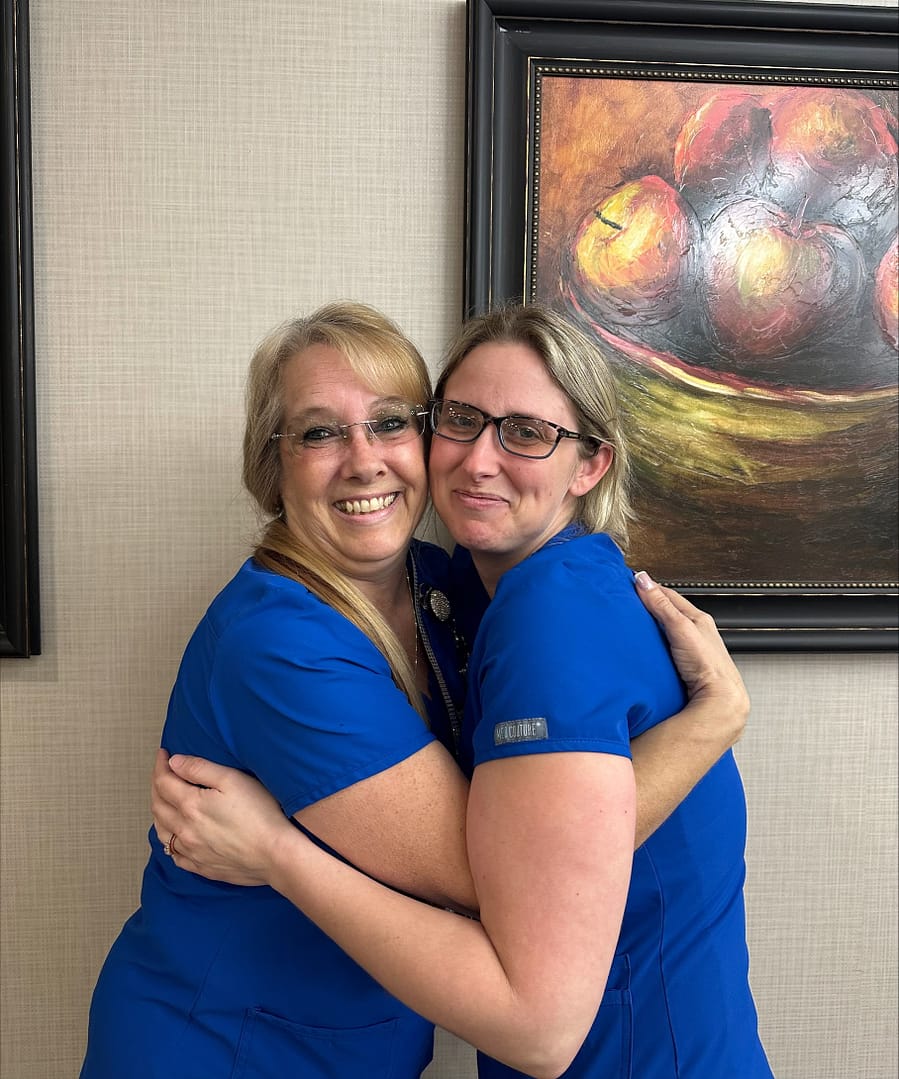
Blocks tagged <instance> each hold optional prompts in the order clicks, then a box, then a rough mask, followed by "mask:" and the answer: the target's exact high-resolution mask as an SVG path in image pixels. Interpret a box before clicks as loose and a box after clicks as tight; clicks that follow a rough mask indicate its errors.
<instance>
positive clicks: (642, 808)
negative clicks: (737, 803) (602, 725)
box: [631, 689, 749, 847]
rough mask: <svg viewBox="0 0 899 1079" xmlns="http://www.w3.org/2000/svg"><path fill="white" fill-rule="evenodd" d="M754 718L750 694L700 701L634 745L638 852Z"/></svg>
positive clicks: (737, 694)
mask: <svg viewBox="0 0 899 1079" xmlns="http://www.w3.org/2000/svg"><path fill="white" fill-rule="evenodd" d="M748 714H749V699H748V697H747V696H746V695H745V693H741V692H737V691H736V689H735V690H734V691H730V689H729V690H728V692H727V693H722V694H721V695H719V696H715V697H712V696H707V697H703V696H697V697H694V698H693V700H691V701H690V702H689V703H688V704H687V705H686V707H684V708H683V709H682V710H681V711H680V712H678V713H677V714H676V715H673V716H672V717H671V718H670V719H667V720H665V721H664V722H663V723H659V724H657V725H656V726H655V727H652V728H651V729H650V730H648V731H646V732H645V733H644V734H641V735H640V736H639V737H638V738H635V739H634V741H633V742H632V743H631V752H632V754H633V765H634V778H635V779H636V783H637V822H636V835H635V847H639V846H640V845H641V844H642V843H645V842H646V840H647V839H648V838H649V837H650V836H651V835H652V833H653V832H654V831H655V830H656V829H657V828H658V827H659V826H660V825H662V824H664V822H665V821H666V820H667V819H668V817H669V816H670V815H671V814H672V812H673V811H674V810H675V809H676V808H677V807H678V806H679V805H680V803H681V802H682V801H683V800H684V798H686V797H687V795H688V794H689V793H690V791H691V790H692V789H693V788H694V787H695V786H696V784H697V783H698V782H699V781H700V779H702V777H703V776H704V775H705V774H706V772H708V771H709V769H710V768H712V767H713V766H714V765H715V764H716V763H717V762H718V761H719V760H720V759H721V757H722V756H723V755H724V754H725V753H726V752H727V750H728V749H730V748H731V746H733V745H734V744H735V743H736V742H737V741H738V740H739V738H740V735H741V734H742V733H743V729H744V727H745V725H746V718H747V716H748Z"/></svg>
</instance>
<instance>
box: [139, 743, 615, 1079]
mask: <svg viewBox="0 0 899 1079" xmlns="http://www.w3.org/2000/svg"><path fill="white" fill-rule="evenodd" d="M172 764H173V767H175V768H177V770H178V771H179V772H180V773H181V775H183V776H184V778H185V779H188V780H189V781H191V782H193V783H200V784H202V785H203V786H205V787H208V788H212V789H210V790H207V791H198V792H197V795H198V797H199V798H201V799H205V800H206V801H210V800H213V801H214V800H216V799H225V800H228V799H229V798H231V797H232V796H233V795H239V801H240V802H241V807H242V808H241V812H242V819H241V829H242V830H243V831H245V832H248V833H252V834H254V836H255V848H254V849H255V852H256V853H255V865H254V867H253V869H254V872H255V873H256V874H257V875H258V877H259V878H260V879H263V880H265V881H266V882H267V883H270V884H271V885H272V886H273V887H275V888H277V889H278V890H279V891H280V892H282V894H284V895H285V896H286V897H287V898H288V899H290V900H291V901H292V902H293V903H295V904H296V905H297V906H299V907H300V908H301V909H302V910H303V911H304V912H305V913H306V914H307V915H308V916H309V917H310V918H312V920H313V921H315V922H316V923H317V924H318V925H319V926H320V927H321V928H322V929H323V930H324V932H326V933H328V935H329V936H332V937H333V938H334V939H335V940H336V941H337V943H338V944H340V946H341V947H342V948H344V950H345V951H347V952H348V953H349V954H350V955H351V956H352V957H353V958H354V959H356V961H357V962H359V963H360V964H361V965H362V966H364V967H365V968H366V969H367V970H369V971H370V973H371V974H372V975H373V976H374V977H375V978H377V980H378V981H380V982H381V983H382V984H383V985H384V986H385V988H387V989H388V990H389V991H390V992H392V993H394V994H395V995H397V996H399V997H400V998H401V999H403V1000H404V1001H405V1002H406V1003H407V1004H409V1005H410V1006H411V1007H412V1008H414V1009H415V1010H417V1011H419V1012H420V1013H421V1014H423V1015H425V1016H426V1017H428V1018H429V1019H431V1020H433V1021H434V1022H437V1023H439V1024H440V1025H441V1026H444V1027H446V1028H447V1029H448V1030H450V1031H453V1032H454V1033H456V1034H457V1035H459V1036H460V1037H462V1038H464V1039H466V1040H467V1041H470V1042H472V1043H473V1044H475V1045H477V1046H479V1047H480V1048H482V1049H484V1050H485V1051H486V1052H488V1053H489V1054H490V1055H491V1056H494V1057H496V1058H498V1059H500V1060H503V1061H505V1062H507V1063H508V1064H510V1065H511V1066H512V1067H516V1068H518V1069H520V1070H523V1071H526V1072H527V1073H528V1074H532V1075H535V1076H538V1077H543V1076H546V1077H553V1076H556V1075H558V1074H559V1073H560V1072H561V1071H564V1069H565V1068H566V1067H567V1066H568V1064H569V1063H570V1061H571V1060H572V1059H573V1057H574V1055H575V1054H576V1052H577V1050H578V1048H579V1046H580V1044H581V1042H582V1040H583V1038H584V1037H585V1035H586V1033H587V1031H588V1030H589V1028H590V1024H591V1022H592V1020H593V1018H594V1016H595V1014H596V1010H597V1007H598V1005H599V1001H600V998H601V995H602V992H603V987H604V984H605V979H606V977H607V974H608V970H609V965H610V963H611V959H612V955H613V952H614V948H615V943H616V940H617V937H618V932H619V929H620V921H621V915H622V911H623V909H624V901H625V897H626V893H627V886H628V880H629V875H630V860H631V851H632V849H633V827H634V825H633V820H634V787H633V772H632V769H631V765H630V761H629V760H627V758H624V757H616V756H610V755H607V754H596V753H550V754H539V755H535V756H529V757H520V758H514V759H511V760H503V761H493V762H488V763H486V764H483V765H481V766H480V767H478V768H477V769H476V771H475V775H474V779H473V781H472V794H471V804H470V812H469V819H468V842H469V848H470V857H471V863H472V867H473V871H474V874H475V878H476V880H477V884H478V890H479V895H480V899H481V917H482V923H478V922H476V921H473V920H471V919H466V918H460V917H458V916H456V915H453V914H450V913H448V912H446V911H443V910H439V909H436V908H433V907H427V906H424V905H423V904H420V903H417V902H416V901H414V900H410V899H407V898H406V897H405V896H401V895H398V894H397V893H395V892H391V891H389V890H388V889H385V888H383V887H381V886H380V885H378V884H376V883H375V882H373V881H371V880H369V879H367V878H365V877H363V876H361V875H360V874H358V873H356V872H355V871H353V870H352V869H350V868H349V867H347V866H345V865H343V864H341V863H340V862H338V861H336V860H335V859H332V858H330V857H329V856H328V855H326V854H324V853H323V852H322V851H321V850H319V849H318V848H317V847H315V846H314V845H313V844H311V843H309V842H308V840H306V839H305V837H304V836H302V835H301V834H300V833H299V832H297V831H296V829H293V828H291V827H290V826H289V824H288V823H287V822H286V821H285V820H284V818H283V815H281V814H280V811H279V809H278V807H277V805H276V803H275V802H274V800H273V799H271V798H270V796H268V795H267V794H266V793H265V792H264V791H263V790H262V788H261V787H259V786H258V784H255V782H254V781H253V780H251V779H250V778H249V777H247V776H244V775H241V774H240V773H234V772H233V771H231V770H229V769H223V768H220V767H219V766H218V765H213V764H210V763H209V762H206V761H201V760H199V759H197V758H175V759H174V760H173V762H172ZM218 784H222V785H223V786H224V787H225V788H226V790H225V791H224V792H223V791H220V790H216V789H215V788H216V786H217V785H218ZM535 789H536V790H539V791H540V807H539V812H535V811H534V808H535V807H534V797H533V792H534V790H535ZM229 791H230V794H229V793H228V792H229ZM161 808H162V811H163V812H162V816H161V817H158V818H157V828H159V829H160V831H161V833H162V834H165V830H166V829H167V828H169V825H170V824H171V823H172V822H173V821H174V820H175V818H172V817H171V816H169V815H168V811H167V809H166V807H165V805H163V806H162V807H161ZM177 823H178V827H179V828H181V829H182V830H181V831H179V832H178V841H177V850H178V851H182V852H184V853H182V854H176V861H177V864H178V865H179V866H182V867H183V868H187V869H192V870H194V871H199V872H201V873H203V874H204V875H213V876H215V875H216V874H215V873H212V874H209V873H208V872H207V867H206V866H202V865H197V864H196V863H195V862H192V861H191V860H190V858H189V857H188V855H189V854H190V853H191V852H192V851H193V846H192V832H191V825H190V822H189V820H188V819H187V818H177ZM204 827H205V828H206V830H207V831H208V821H206V822H205V825H204ZM202 849H203V850H205V849H206V848H205V846H204V847H203V848H202ZM522 927H528V931H526V932H523V930H522Z"/></svg>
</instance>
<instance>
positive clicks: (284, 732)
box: [81, 543, 463, 1079]
mask: <svg viewBox="0 0 899 1079" xmlns="http://www.w3.org/2000/svg"><path fill="white" fill-rule="evenodd" d="M413 555H414V557H413V558H411V559H410V563H409V568H410V571H411V573H412V584H413V589H414V593H415V595H416V598H417V600H418V604H417V606H418V610H417V615H418V618H419V624H420V629H421V632H422V636H423V638H424V640H425V646H426V648H427V649H429V651H430V654H431V655H432V656H433V657H434V659H435V660H436V661H437V666H438V668H439V670H438V672H436V673H435V672H434V671H433V669H432V671H431V686H430V689H431V693H430V700H429V702H428V705H429V712H430V718H431V719H432V720H433V726H434V728H435V731H436V732H437V733H438V734H440V735H441V736H442V737H444V738H446V739H447V740H448V741H449V740H450V732H451V730H452V727H453V718H454V717H453V715H452V711H453V705H454V704H455V703H459V702H461V697H462V689H463V687H462V685H461V683H460V680H459V677H458V672H457V669H456V668H457V661H456V656H455V649H456V642H455V641H454V639H453V635H452V633H451V632H450V629H451V622H450V621H449V620H444V621H441V619H440V617H438V615H437V614H435V612H438V613H439V614H440V615H443V616H444V618H445V614H446V612H445V605H444V604H442V603H439V602H434V600H435V596H436V597H437V598H440V596H441V595H442V593H443V591H444V590H445V588H446V576H447V568H448V567H447V555H446V553H445V552H444V551H443V550H442V549H440V548H438V547H434V546H432V545H425V544H420V543H415V544H413ZM434 736H435V735H434V733H432V732H431V731H429V730H428V728H427V727H426V725H425V723H424V722H423V721H422V719H421V717H420V716H419V715H418V714H417V713H416V712H415V711H414V710H413V709H412V708H411V707H410V705H409V704H408V701H407V700H406V698H405V696H404V695H403V694H402V693H401V692H400V690H399V689H397V687H396V686H395V684H394V682H393V680H392V678H391V674H390V670H389V668H388V665H387V662H386V660H385V659H384V657H383V656H382V655H381V653H380V652H378V650H377V649H376V648H375V647H374V645H373V644H372V643H371V642H370V641H369V639H368V638H367V637H366V636H365V635H364V634H362V633H361V632H360V631H359V630H358V629H357V628H356V627H355V626H353V625H352V624H351V623H350V622H349V621H347V620H346V619H344V618H343V617H342V616H341V615H339V614H337V613H336V612H335V611H334V610H333V609H332V608H330V607H329V606H327V605H326V604H324V603H322V602H321V601H320V600H318V599H317V598H316V597H315V596H313V595H312V594H311V593H309V592H308V591H307V590H306V589H305V588H303V587H302V586H301V585H299V584H297V583H296V582H294V581H291V580H289V579H287V578H285V577H282V576H279V575H278V574H275V573H271V572H269V571H268V570H265V569H263V568H261V567H260V566H258V565H257V564H256V563H255V562H253V561H252V560H250V561H247V562H246V563H245V564H244V565H243V566H242V568H241V569H240V570H239V571H238V573H237V574H236V576H235V577H234V578H233V579H232V581H231V582H230V583H229V584H228V585H226V587H225V588H224V589H223V591H222V592H221V593H220V594H219V595H218V597H217V598H216V599H215V600H214V601H213V603H212V605H211V606H210V608H209V610H208V611H207V613H206V615H205V617H204V618H203V620H202V621H201V623H200V625H199V626H198V628H197V630H196V631H195V633H194V634H193V636H192V638H191V640H190V643H189V644H188V646H187V649H186V651H185V653H184V658H183V660H182V664H181V668H180V670H179V673H178V677H177V681H176V683H175V687H174V689H173V691H172V696H171V700H170V704H169V710H168V718H167V720H166V725H165V730H164V732H163V738H162V744H163V745H164V746H165V748H166V749H168V750H169V751H170V752H172V753H189V754H196V755H199V756H203V757H208V758H210V759H212V760H214V761H218V762H219V763H221V764H226V765H230V766H232V767H236V768H241V769H243V770H245V771H249V772H252V773H253V774H254V775H256V776H257V777H258V778H259V779H260V780H261V781H262V783H264V784H265V786H266V787H268V789H269V790H270V791H271V792H272V793H273V794H274V795H275V797H276V798H277V799H278V800H279V802H280V803H281V806H282V808H283V810H284V812H285V813H286V814H287V815H289V816H291V815H292V814H294V813H295V812H296V811H297V810H299V809H302V808H303V807H304V806H308V805H310V804H311V803H313V802H316V801H318V800H319V799H321V798H325V797H327V796H328V795H329V794H332V793H334V792H335V791H339V790H342V789H343V788H345V787H348V786H350V785H351V784H353V783H356V782H358V781H359V780H361V779H365V778H366V777H368V776H371V775H374V774H376V773H378V772H380V771H382V770H384V769H386V768H390V767H391V766H392V765H394V764H396V763H398V762H399V761H402V760H404V759H405V758H407V757H409V756H410V755H411V754H413V753H415V752H417V751H418V750H419V749H421V748H422V747H424V746H426V745H427V744H428V743H429V742H431V741H432V740H433V738H434ZM150 848H151V853H150V859H149V862H148V864H147V868H146V871H145V873H144V879H143V888H142V892H141V906H140V909H139V910H138V911H137V912H136V913H135V914H134V915H133V916H132V917H131V918H130V919H129V921H128V922H127V923H126V925H125V927H124V929H123V930H122V932H121V934H120V936H119V937H118V939H117V940H116V941H115V943H114V944H113V946H112V949H111V951H110V953H109V955H108V957H107V960H106V963H105V964H104V967H103V970H102V972H101V974H100V978H99V981H98V984H97V988H96V991H95V993H94V997H93V1001H92V1004H91V1015H90V1028H89V1038H88V1047H87V1054H86V1057H85V1061H84V1065H83V1069H82V1072H81V1076H82V1079H286V1077H288V1076H290V1077H296V1079H359V1077H360V1076H365V1077H366V1079H412V1077H417V1076H418V1075H419V1074H420V1073H421V1071H422V1069H423V1068H425V1067H426V1065H427V1064H428V1062H429V1061H430V1059H431V1055H432V1033H433V1030H432V1026H431V1024H430V1023H428V1022H426V1021H425V1020H424V1019H422V1018H421V1017H420V1016H418V1015H416V1014H415V1013H413V1012H412V1011H410V1010H409V1009H408V1008H406V1007H405V1006H404V1005H403V1004H401V1003H400V1002H399V1001H397V1000H396V999H395V998H394V997H392V996H390V994H389V993H387V992H386V991H385V990H384V989H382V988H381V987H380V986H379V985H378V984H377V983H376V982H375V981H374V980H373V979H371V978H370V977H369V976H368V975H367V974H366V973H365V972H364V971H363V970H362V969H361V967H359V966H357V965H356V964H355V963H354V962H353V961H352V960H351V959H349V958H348V957H347V956H346V955H345V954H344V953H343V952H342V951H341V949H340V948H339V947H338V946H337V945H336V944H334V943H333V942H332V941H331V940H330V939H329V938H328V937H327V936H325V935H324V934H323V933H322V932H320V931H319V930H318V929H317V928H316V927H315V926H314V925H313V924H312V922H311V921H309V920H308V919H307V918H306V917H305V916H304V915H303V914H301V913H300V912H299V911H298V910H297V909H296V908H295V907H294V906H293V905H292V904H291V903H289V902H288V901H287V900H286V899H284V898H283V897H282V896H280V895H279V894H278V893H276V892H274V891H273V890H271V889H270V888H267V887H259V888H240V887H234V886H231V885H228V884H220V883H217V882H214V881H208V880H205V879H203V878H202V877H199V876H194V875H193V874H192V873H188V872H185V871H183V870H179V869H178V868H177V866H176V865H175V864H174V862H173V861H172V860H171V859H170V858H168V857H166V856H165V855H164V854H163V852H162V848H161V846H160V844H159V841H158V839H157V837H156V834H155V832H154V831H153V830H152V829H151V831H150Z"/></svg>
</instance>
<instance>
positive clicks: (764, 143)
mask: <svg viewBox="0 0 899 1079" xmlns="http://www.w3.org/2000/svg"><path fill="white" fill-rule="evenodd" d="M770 140H771V118H770V114H769V112H768V110H767V109H766V108H765V107H764V106H763V105H762V103H761V101H760V100H759V98H758V97H757V96H756V95H755V94H751V93H747V92H746V91H745V90H741V89H738V88H736V87H733V86H729V87H725V88H723V89H720V90H717V91H716V92H715V93H713V94H712V95H711V96H710V97H708V98H706V100H705V101H704V102H703V103H702V104H701V105H700V106H699V108H698V109H696V111H695V112H694V113H692V115H690V116H689V117H688V118H687V119H686V120H685V122H684V125H683V127H682V128H681V130H680V133H679V134H678V136H677V140H676V141H675V144H674V180H675V183H676V185H677V187H678V190H679V191H681V192H682V194H683V195H684V196H685V198H686V199H687V200H688V201H689V202H690V204H691V205H692V206H693V208H694V209H695V210H696V211H697V213H698V214H699V216H700V218H702V219H703V220H707V219H708V218H709V217H711V216H712V215H713V214H714V213H715V211H716V209H718V208H719V207H720V204H721V203H722V202H733V201H734V200H735V199H736V198H739V197H741V196H747V195H758V194H759V193H760V192H761V190H762V185H763V183H764V181H765V175H766V172H767V169H768V152H769V143H770Z"/></svg>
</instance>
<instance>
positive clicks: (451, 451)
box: [430, 342, 611, 594]
mask: <svg viewBox="0 0 899 1079" xmlns="http://www.w3.org/2000/svg"><path fill="white" fill-rule="evenodd" d="M442 394H443V396H444V397H445V398H447V399H451V400H454V401H462V402H464V403H465V404H469V405H475V406H476V407H477V408H479V409H481V411H483V412H485V413H487V414H488V415H490V416H506V415H510V414H515V415H520V416H532V417H536V418H538V419H543V420H550V421H551V422H552V423H556V424H560V425H561V426H563V427H566V428H568V429H569V430H572V431H577V430H578V422H577V416H576V414H575V411H574V408H573V406H572V404H571V401H570V400H569V399H568V397H567V396H566V395H565V393H564V392H563V391H562V390H561V389H560V388H559V387H558V386H557V385H556V383H555V382H553V380H552V379H551V378H550V376H549V375H548V373H547V371H546V368H545V367H544V364H543V361H542V360H541V358H540V356H539V355H538V354H537V353H536V352H535V351H534V350H533V349H532V348H530V347H529V346H527V345H523V344H518V343H515V342H491V343H487V344H481V345H478V346H477V347H476V348H474V349H472V351H471V352H470V353H469V354H468V355H467V356H466V357H465V359H464V360H463V361H462V362H461V363H460V364H459V366H458V367H456V368H455V370H454V371H453V373H452V374H451V375H450V377H449V379H448V380H447V382H446V385H445V386H443V387H442ZM580 445H581V444H580V443H578V442H576V441H574V440H570V439H563V440H562V441H561V442H560V443H559V445H558V446H557V447H556V449H555V451H554V452H553V454H552V456H551V457H548V458H546V459H544V460H533V459H531V460H528V459H526V458H523V457H516V456H514V455H512V454H510V453H507V452H506V451H505V450H504V449H502V447H501V446H500V444H499V438H498V432H497V430H496V428H495V426H493V425H492V424H488V425H487V427H486V429H485V430H484V431H483V432H482V433H481V435H480V436H479V437H478V438H477V440H476V441H475V442H470V443H458V442H451V441H448V440H447V439H443V438H436V437H435V438H434V440H433V443H432V445H431V456H430V476H431V497H432V499H433V501H434V506H435V508H436V509H437V512H438V513H439V514H440V516H441V518H442V519H443V522H444V524H445V525H446V527H447V528H448V529H449V531H450V532H451V534H452V536H453V538H454V539H455V540H456V542H457V543H461V544H462V545H463V546H465V547H467V548H469V550H470V551H471V553H472V558H473V559H474V563H475V566H476V567H477V569H478V572H479V574H480V576H481V578H482V580H483V581H484V584H485V586H486V587H487V590H488V591H489V592H490V593H491V594H492V592H493V590H494V588H495V587H496V582H497V581H498V580H499V578H500V576H502V574H503V573H504V572H505V571H506V570H507V569H510V568H511V567H512V566H514V565H516V564H517V563H518V562H520V561H521V560H522V559H524V558H527V556H528V555H529V554H532V553H533V552H534V551H536V550H537V549H538V548H539V547H540V546H542V545H543V544H544V543H545V542H546V541H547V540H548V539H550V538H551V537H552V536H554V535H555V534H556V533H557V532H558V531H559V530H560V529H562V528H564V527H565V526H566V525H567V524H569V523H570V522H571V521H572V519H573V518H574V516H575V513H576V508H577V499H578V498H579V497H580V496H581V495H583V494H586V492H587V491H589V490H590V489H591V488H592V487H593V486H595V484H596V483H598V482H599V480H600V479H601V477H602V475H603V474H604V472H605V471H606V469H607V468H608V466H609V462H610V459H611V457H610V451H609V450H608V447H605V446H603V447H601V448H600V450H599V451H598V452H597V453H596V454H595V455H594V456H592V457H585V456H584V455H583V452H582V451H581V450H580V449H579V446H580Z"/></svg>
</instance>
